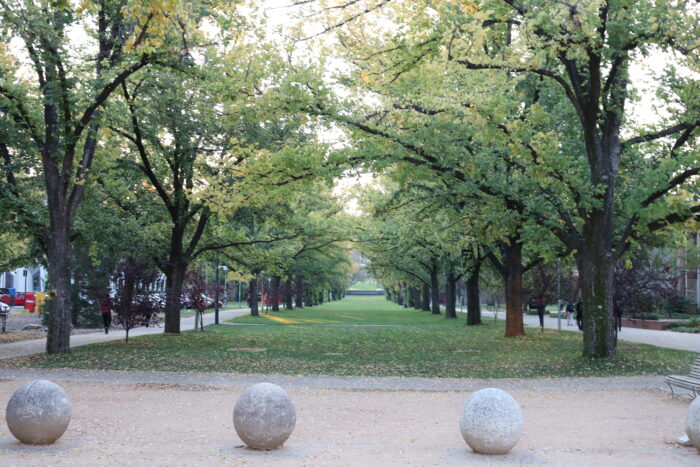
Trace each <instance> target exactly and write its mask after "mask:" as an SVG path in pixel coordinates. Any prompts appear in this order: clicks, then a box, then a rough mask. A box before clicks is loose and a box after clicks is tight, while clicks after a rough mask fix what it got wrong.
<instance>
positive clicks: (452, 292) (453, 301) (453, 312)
mask: <svg viewBox="0 0 700 467" xmlns="http://www.w3.org/2000/svg"><path fill="white" fill-rule="evenodd" d="M445 318H447V319H455V318H457V276H456V275H455V273H454V271H453V270H452V268H450V270H449V271H448V273H447V275H446V277H445Z"/></svg>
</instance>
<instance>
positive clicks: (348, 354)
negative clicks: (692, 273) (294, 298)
mask: <svg viewBox="0 0 700 467" xmlns="http://www.w3.org/2000/svg"><path fill="white" fill-rule="evenodd" d="M401 317H403V320H400V318H401ZM281 318H284V320H286V321H288V323H285V322H282V321H281ZM239 322H245V323H251V322H255V323H258V324H268V325H264V326H230V325H219V326H209V327H208V328H207V329H208V331H210V332H204V333H198V332H185V333H182V334H181V335H178V336H174V335H154V336H144V337H139V338H135V339H133V341H134V344H133V345H128V346H126V345H123V344H116V343H105V344H99V345H92V346H87V347H78V348H75V349H73V350H72V351H71V352H70V354H68V355H61V356H50V357H49V356H34V357H27V358H21V359H14V360H10V361H7V362H6V363H5V364H9V365H12V366H29V367H59V368H60V367H65V368H90V369H122V370H163V371H194V372H209V371H214V372H242V373H284V374H329V375H365V376H429V377H479V378H484V377H496V378H522V377H524V378H529V377H562V376H611V375H666V374H669V373H687V370H688V368H689V367H690V364H691V362H692V361H693V359H694V357H695V355H694V354H693V353H691V352H683V351H677V350H669V349H660V348H656V347H651V346H646V345H641V344H630V343H625V342H622V343H621V345H620V347H619V351H618V354H617V355H616V356H615V358H612V359H606V360H589V359H585V358H582V357H581V335H580V334H577V333H570V332H556V331H547V332H545V333H540V332H535V331H534V330H533V331H528V334H527V335H526V336H525V337H523V338H505V337H503V334H504V328H503V324H502V323H501V322H498V323H496V324H493V322H492V321H490V320H486V322H489V323H491V324H486V325H483V326H478V327H467V326H465V322H464V320H463V319H459V320H445V319H444V316H442V315H441V316H433V315H430V314H429V313H425V312H420V311H413V310H404V309H401V308H399V307H397V306H395V305H392V304H390V303H388V302H386V301H385V300H384V299H383V298H381V297H376V298H375V297H352V298H348V299H346V300H344V301H342V302H335V303H331V304H327V305H324V306H322V307H315V308H312V309H303V310H299V311H294V312H280V313H279V317H278V316H277V314H274V315H273V314H272V313H270V314H269V315H263V316H262V317H260V318H252V317H250V318H249V317H245V318H241V319H239ZM348 324H372V326H352V325H350V326H349V325H348ZM382 324H383V325H384V326H381V325H382ZM395 324H402V325H400V326H395ZM251 348H253V349H266V350H265V351H263V352H246V351H242V349H251Z"/></svg>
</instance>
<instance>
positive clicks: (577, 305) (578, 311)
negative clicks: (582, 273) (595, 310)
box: [576, 298, 583, 331]
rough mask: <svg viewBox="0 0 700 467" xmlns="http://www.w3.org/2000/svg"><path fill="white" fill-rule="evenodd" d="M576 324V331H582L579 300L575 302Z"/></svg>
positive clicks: (581, 308)
mask: <svg viewBox="0 0 700 467" xmlns="http://www.w3.org/2000/svg"><path fill="white" fill-rule="evenodd" d="M576 324H577V325H578V330H579V331H583V300H581V299H580V298H579V299H578V301H577V302H576Z"/></svg>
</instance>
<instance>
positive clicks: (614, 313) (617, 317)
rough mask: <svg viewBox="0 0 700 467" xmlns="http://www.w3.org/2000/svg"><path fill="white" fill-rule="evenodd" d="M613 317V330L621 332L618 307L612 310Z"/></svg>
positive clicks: (620, 312) (620, 317) (619, 308)
mask: <svg viewBox="0 0 700 467" xmlns="http://www.w3.org/2000/svg"><path fill="white" fill-rule="evenodd" d="M613 315H615V328H616V329H617V330H618V331H622V308H621V307H619V306H616V307H615V308H613Z"/></svg>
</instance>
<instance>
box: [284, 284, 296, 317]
mask: <svg viewBox="0 0 700 467" xmlns="http://www.w3.org/2000/svg"><path fill="white" fill-rule="evenodd" d="M293 298H294V290H293V288H292V278H291V277H288V278H287V280H286V281H284V307H285V308H286V309H288V310H291V309H292V308H294V303H293Z"/></svg>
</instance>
